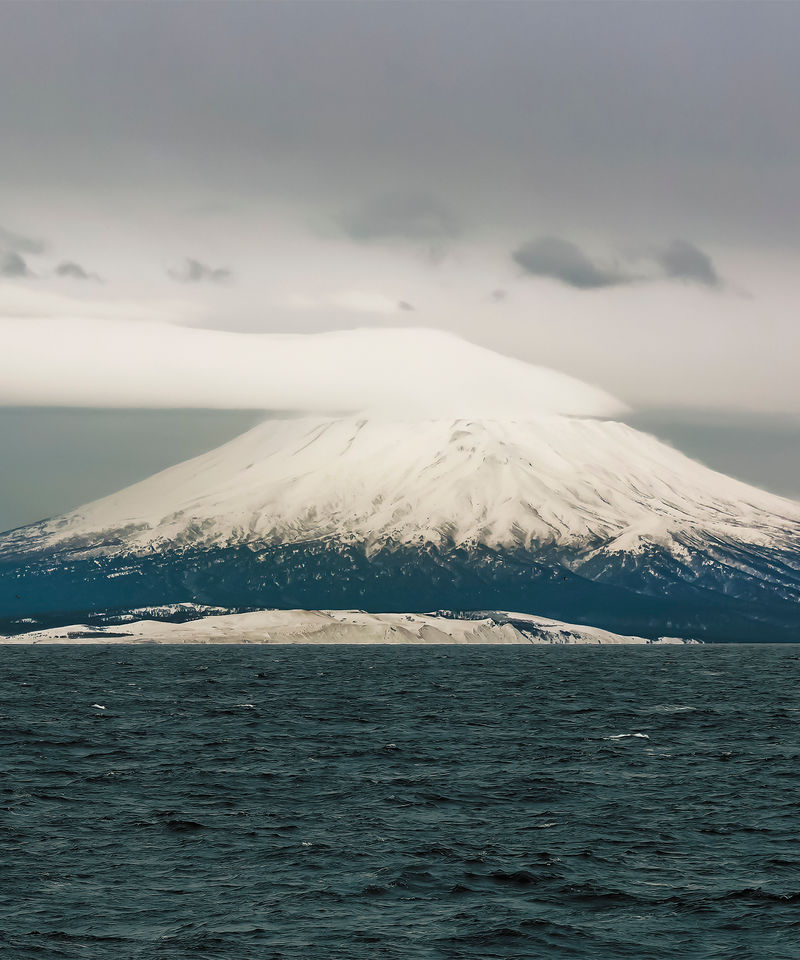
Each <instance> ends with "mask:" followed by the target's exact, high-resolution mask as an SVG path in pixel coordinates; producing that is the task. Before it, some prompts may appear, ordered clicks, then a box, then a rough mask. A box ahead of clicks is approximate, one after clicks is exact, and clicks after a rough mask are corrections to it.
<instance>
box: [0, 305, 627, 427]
mask: <svg viewBox="0 0 800 960" xmlns="http://www.w3.org/2000/svg"><path fill="white" fill-rule="evenodd" d="M0 347H2V349H0V404H5V405H26V404H29V405H67V406H118V407H201V408H210V407H219V408H228V409H235V408H241V409H256V410H284V411H285V410H291V411H301V412H315V413H327V414H330V413H347V412H350V413H353V412H369V413H370V414H371V415H376V414H377V415H381V416H403V417H411V416H417V417H431V416H434V417H435V416H439V417H442V416H445V417H456V416H461V417H463V416H472V417H487V416H488V417H498V416H499V417H503V416H511V417H524V416H528V415H530V414H537V413H563V414H570V415H581V416H613V415H616V414H619V413H620V412H622V411H623V410H624V409H625V405H624V404H622V403H620V401H618V400H616V399H615V398H614V397H612V396H610V395H609V394H607V393H605V392H604V391H602V390H599V389H597V388H595V387H591V386H588V385H587V384H584V383H582V382H581V381H579V380H575V379H574V378H572V377H569V376H567V375H565V374H562V373H557V372H556V371H554V370H549V369H546V368H544V367H538V366H534V365H531V364H528V363H524V362H522V361H521V360H515V359H512V358H510V357H504V356H501V355H500V354H497V353H494V352H493V351H491V350H487V349H485V348H483V347H478V346H475V345H474V344H471V343H468V342H467V341H466V340H462V339H461V338H460V337H457V336H455V335H453V334H449V333H444V332H442V331H438V330H432V329H424V328H401V329H393V328H379V329H375V328H373V329H359V330H339V331H333V332H328V333H317V334H266V333H263V334H246V333H232V332H225V331H220V330H200V329H194V328H189V327H179V326H174V325H170V324H167V323H156V322H152V321H141V322H134V321H104V320H101V319H96V318H91V317H89V318H86V319H84V320H77V319H72V320H64V319H61V320H53V319H49V318H39V317H29V316H26V317H19V318H16V319H15V318H12V319H8V318H5V319H4V318H0Z"/></svg>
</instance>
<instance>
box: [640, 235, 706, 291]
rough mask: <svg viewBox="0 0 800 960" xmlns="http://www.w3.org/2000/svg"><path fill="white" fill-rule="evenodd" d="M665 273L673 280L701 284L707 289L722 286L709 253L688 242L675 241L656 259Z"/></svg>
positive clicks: (657, 255) (658, 254)
mask: <svg viewBox="0 0 800 960" xmlns="http://www.w3.org/2000/svg"><path fill="white" fill-rule="evenodd" d="M655 259H656V261H657V263H658V264H659V265H660V266H661V268H662V269H663V271H664V273H665V274H666V275H667V276H668V277H670V278H671V279H673V280H684V281H686V282H689V283H700V284H703V285H704V286H707V287H719V286H720V285H721V281H720V277H719V274H718V273H717V269H716V267H715V266H714V262H713V261H712V259H711V257H709V255H708V254H707V253H704V252H703V251H702V250H701V249H700V248H699V247H696V246H695V245H694V244H693V243H689V241H688V240H673V241H672V243H670V245H669V246H668V247H666V248H665V249H664V250H661V251H660V252H659V253H657V254H656V257H655Z"/></svg>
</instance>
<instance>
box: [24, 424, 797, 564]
mask: <svg viewBox="0 0 800 960" xmlns="http://www.w3.org/2000/svg"><path fill="white" fill-rule="evenodd" d="M317 540H337V541H340V542H348V543H359V544H363V545H364V547H365V549H366V550H367V551H368V552H374V551H376V550H378V549H380V548H384V547H391V546H394V545H405V546H423V545H433V546H435V547H437V548H440V549H447V548H451V547H462V548H468V549H469V548H475V547H481V546H482V547H487V548H489V549H492V550H520V549H521V550H525V551H528V552H532V553H535V552H536V551H541V550H553V549H555V550H557V551H558V552H559V553H563V554H564V556H565V558H566V560H567V562H568V563H569V565H570V566H571V567H572V568H573V569H576V568H579V567H580V566H581V565H582V564H583V563H584V562H586V561H587V560H589V559H592V558H595V557H597V556H598V555H599V554H606V555H611V554H636V553H640V552H642V551H643V550H646V549H647V548H648V547H652V546H658V547H662V548H664V549H666V550H668V551H670V552H671V553H674V554H675V555H676V556H680V557H686V558H687V559H688V558H689V553H690V551H691V550H692V549H698V548H700V547H706V548H710V547H711V546H712V545H713V546H714V547H715V548H718V549H722V548H724V546H725V545H726V544H728V545H740V546H741V545H749V546H751V547H755V548H760V547H783V548H786V549H792V547H794V546H797V545H798V543H800V504H796V503H794V502H792V501H789V500H784V499H782V498H780V497H776V496H772V495H771V494H768V493H764V492H763V491H760V490H757V489H755V488H754V487H750V486H747V485H746V484H743V483H740V482H738V481H736V480H732V479H730V478H729V477H725V476H723V475H722V474H719V473H715V472H714V471H712V470H709V469H707V468H706V467H703V466H701V465H700V464H698V463H695V462H694V461H692V460H689V459H688V458H687V457H685V456H683V455H682V454H680V453H678V452H677V451H676V450H673V449H672V448H671V447H668V446H666V445H665V444H663V443H660V442H658V441H657V440H655V439H654V438H653V437H650V436H648V435H646V434H643V433H640V432H638V431H636V430H634V429H632V428H631V427H628V426H626V425H624V424H621V423H616V422H613V421H600V420H589V419H577V418H572V417H561V416H546V417H538V418H536V419H531V420H526V421H519V420H426V421H408V420H386V419H380V420H366V419H363V418H339V419H327V418H326V419H305V418H302V419H290V420H273V421H266V422H264V423H262V424H260V425H258V426H256V427H254V428H253V429H252V430H250V431H248V432H247V433H245V434H244V435H242V436H240V437H238V438H237V439H235V440H233V441H232V442H230V443H227V444H225V445H224V446H222V447H219V448H218V449H216V450H213V451H211V452H210V453H207V454H204V455H203V456H200V457H197V458H195V459H193V460H189V461H186V462H185V463H181V464H179V465H178V466H175V467H172V468H170V469H168V470H165V471H163V472H162V473H159V474H156V475H155V476H153V477H151V478H149V479H147V480H145V481H143V482H141V483H137V484H135V485H134V486H131V487H128V488H127V489H125V490H122V491H121V492H120V493H116V494H114V495H112V496H110V497H106V498H104V499H102V500H98V501H96V502H94V503H91V504H89V505H88V506H86V507H82V508H80V509H78V510H76V511H73V512H72V513H70V514H67V515H66V516H64V517H61V518H58V519H56V520H53V521H48V522H46V523H44V524H41V525H38V526H35V527H28V528H24V529H22V530H20V531H18V532H17V533H16V534H12V535H11V536H10V537H8V538H7V539H6V541H5V547H6V549H8V548H9V547H10V546H11V544H12V543H16V544H17V545H18V546H19V547H20V548H25V549H28V550H30V549H31V548H37V549H65V548H66V549H69V550H71V551H81V550H89V551H92V552H96V551H98V550H102V551H103V552H105V553H120V552H123V553H141V552H151V551H163V550H181V549H185V548H188V547H193V548H198V547H201V548H203V549H209V548H218V547H229V546H233V545H241V544H252V545H258V544H281V543H283V544H291V543H304V542H308V541H317Z"/></svg>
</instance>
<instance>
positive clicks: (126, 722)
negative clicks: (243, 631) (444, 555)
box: [0, 645, 800, 960]
mask: <svg viewBox="0 0 800 960" xmlns="http://www.w3.org/2000/svg"><path fill="white" fill-rule="evenodd" d="M0 657H2V665H1V666H0V742H1V743H2V746H1V747H0V768H1V772H2V778H1V779H0V793H1V796H0V945H1V947H0V955H2V956H3V957H9V958H10V960H17V958H20V960H23V958H47V960H49V958H62V957H63V958H98V960H101V958H102V960H127V958H137V960H173V958H192V960H198V958H214V960H217V958H219V960H223V958H224V960H249V958H259V960H260V958H265V960H266V958H269V960H282V958H286V960H338V958H341V960H376V958H386V960H389V958H392V960H394V958H397V960H401V958H402V960H417V958H420V960H422V958H425V960H427V958H432V960H434V958H447V960H450V958H452V960H456V958H458V960H460V958H475V960H492V958H514V960H528V958H548V960H549V958H587V960H588V958H591V960H605V958H635V960H644V958H648V960H650V958H653V960H655V958H662V957H664V958H666V957H669V958H708V960H711V958H715V960H717V958H719V960H722V958H726V960H727V958H730V960H746V958H758V960H761V958H770V960H780V958H798V957H800V839H799V837H800V735H799V734H798V722H799V721H800V647H793V646H791V645H761V646H701V647H616V648H615V647H541V646H530V647H527V646H520V647H449V646H445V647H313V646H298V647H274V646H233V647H232V646H224V647H219V646H180V647H178V646H162V647H155V646H124V647H119V646H117V647H106V646H69V647H68V646H63V647H60V646H48V647H3V648H0Z"/></svg>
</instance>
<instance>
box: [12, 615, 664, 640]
mask: <svg viewBox="0 0 800 960" xmlns="http://www.w3.org/2000/svg"><path fill="white" fill-rule="evenodd" d="M514 616H515V617H516V616H518V615H517V614H514ZM519 617H520V619H523V620H525V621H527V623H528V627H527V628H526V629H525V631H524V632H523V631H521V630H518V629H516V628H515V627H513V626H512V625H511V624H509V623H497V622H495V621H494V620H492V619H491V618H488V617H487V618H486V619H481V620H459V619H451V618H450V617H442V616H435V615H432V614H419V613H364V612H363V611H359V610H259V611H255V612H253V613H238V614H226V615H222V616H210V617H203V618H202V619H200V620H193V621H191V622H189V623H162V622H158V621H154V620H140V621H137V622H135V623H126V624H124V625H123V626H111V627H106V628H103V627H87V626H85V625H79V624H76V625H72V626H68V627H52V628H50V629H47V630H37V631H34V632H31V633H26V634H21V635H19V636H15V637H0V643H7V644H8V643H11V644H31V643H48V644H49V643H291V644H296V643H303V644H328V643H345V644H368V643H381V644H386V643H389V644H399V643H415V644H443V643H458V644H466V643H490V644H511V643H552V644H629V643H633V644H644V643H650V642H651V641H648V640H646V639H644V638H642V637H629V636H623V635H621V634H616V633H610V632H609V631H608V630H601V629H599V628H597V627H590V626H581V625H576V624H566V623H560V622H559V621H557V620H548V619H546V618H544V617H533V616H529V615H519Z"/></svg>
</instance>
